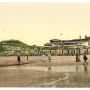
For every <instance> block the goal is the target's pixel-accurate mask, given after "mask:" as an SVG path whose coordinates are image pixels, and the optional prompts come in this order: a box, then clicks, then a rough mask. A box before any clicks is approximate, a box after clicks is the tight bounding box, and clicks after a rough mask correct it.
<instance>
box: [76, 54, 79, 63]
mask: <svg viewBox="0 0 90 90" xmlns="http://www.w3.org/2000/svg"><path fill="white" fill-rule="evenodd" d="M76 62H79V61H78V54H76Z"/></svg>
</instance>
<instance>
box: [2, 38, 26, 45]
mask: <svg viewBox="0 0 90 90" xmlns="http://www.w3.org/2000/svg"><path fill="white" fill-rule="evenodd" d="M0 43H1V44H8V45H27V44H25V43H24V42H22V41H19V40H14V39H13V40H5V41H1V42H0Z"/></svg>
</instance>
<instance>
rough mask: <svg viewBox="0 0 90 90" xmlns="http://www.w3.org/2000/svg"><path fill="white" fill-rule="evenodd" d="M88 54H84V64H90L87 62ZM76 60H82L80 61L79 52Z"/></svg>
mask: <svg viewBox="0 0 90 90" xmlns="http://www.w3.org/2000/svg"><path fill="white" fill-rule="evenodd" d="M87 59H88V58H87V55H86V53H85V54H84V56H83V60H84V62H83V65H85V64H88V63H87ZM76 62H81V61H80V55H78V54H76Z"/></svg>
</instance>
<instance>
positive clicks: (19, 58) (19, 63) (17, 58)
mask: <svg viewBox="0 0 90 90" xmlns="http://www.w3.org/2000/svg"><path fill="white" fill-rule="evenodd" d="M17 59H18V64H19V65H20V54H18V58H17Z"/></svg>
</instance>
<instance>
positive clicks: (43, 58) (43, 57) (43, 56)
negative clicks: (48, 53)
mask: <svg viewBox="0 0 90 90" xmlns="http://www.w3.org/2000/svg"><path fill="white" fill-rule="evenodd" d="M44 61H45V55H44V53H43V54H42V62H44Z"/></svg>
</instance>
